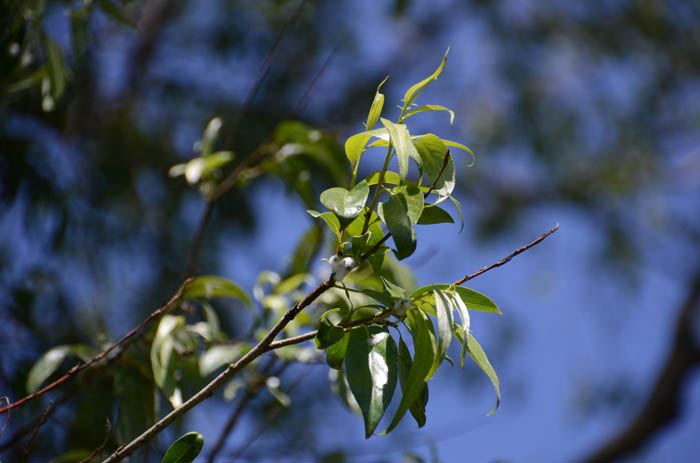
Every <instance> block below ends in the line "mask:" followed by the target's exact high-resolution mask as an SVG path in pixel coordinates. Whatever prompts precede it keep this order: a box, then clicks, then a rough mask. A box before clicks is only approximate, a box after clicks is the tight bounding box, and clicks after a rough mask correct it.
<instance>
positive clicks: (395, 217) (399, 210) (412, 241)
mask: <svg viewBox="0 0 700 463" xmlns="http://www.w3.org/2000/svg"><path fill="white" fill-rule="evenodd" d="M377 212H378V213H379V217H381V219H382V222H384V223H385V224H386V226H387V228H388V229H389V231H390V232H391V236H392V237H393V239H394V244H395V245H396V250H395V251H394V252H395V253H396V257H397V258H398V259H399V260H401V259H405V258H406V257H408V256H410V255H411V254H413V251H415V250H416V232H415V231H414V230H413V228H412V227H411V219H409V217H408V205H407V204H406V198H405V197H404V196H403V195H391V197H390V198H389V200H388V201H386V202H384V203H379V207H378V208H377Z"/></svg>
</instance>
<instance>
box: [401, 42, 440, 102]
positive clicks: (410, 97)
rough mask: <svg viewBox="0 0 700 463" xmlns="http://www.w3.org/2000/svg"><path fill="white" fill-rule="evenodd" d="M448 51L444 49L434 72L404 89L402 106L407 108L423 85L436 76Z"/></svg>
mask: <svg viewBox="0 0 700 463" xmlns="http://www.w3.org/2000/svg"><path fill="white" fill-rule="evenodd" d="M449 52H450V49H449V48H448V49H447V51H445V56H443V57H442V62H441V63H440V66H438V68H437V69H436V70H435V72H433V73H432V74H431V75H430V76H428V77H426V78H425V79H423V80H421V81H420V82H418V83H417V84H415V85H413V86H412V87H411V88H409V89H408V90H407V91H406V94H405V95H404V96H403V101H404V108H409V107H410V106H411V105H412V104H413V102H414V101H415V99H416V97H417V96H418V95H419V94H420V92H422V91H423V89H425V87H427V86H428V84H429V83H430V82H432V81H434V80H435V79H437V78H438V76H439V75H440V73H441V72H442V70H443V68H444V67H445V61H447V54H448V53H449Z"/></svg>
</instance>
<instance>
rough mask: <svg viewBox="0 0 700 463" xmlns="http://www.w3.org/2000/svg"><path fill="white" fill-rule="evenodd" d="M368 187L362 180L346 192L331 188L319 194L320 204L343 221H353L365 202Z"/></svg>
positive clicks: (338, 188) (342, 189)
mask: <svg viewBox="0 0 700 463" xmlns="http://www.w3.org/2000/svg"><path fill="white" fill-rule="evenodd" d="M367 196H369V185H367V182H365V181H364V180H363V181H361V182H360V183H358V184H357V185H355V188H353V189H352V190H350V191H348V190H346V189H345V188H340V187H333V188H329V189H327V190H326V191H324V192H323V193H321V204H323V205H324V206H326V207H327V208H328V209H329V210H331V211H333V212H335V214H336V215H337V216H338V217H340V218H343V219H354V218H355V217H357V216H358V215H360V212H362V209H363V208H364V207H365V202H367Z"/></svg>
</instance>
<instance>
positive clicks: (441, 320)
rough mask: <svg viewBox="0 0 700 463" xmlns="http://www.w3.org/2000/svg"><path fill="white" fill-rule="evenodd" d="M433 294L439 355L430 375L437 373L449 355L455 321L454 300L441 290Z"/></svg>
mask: <svg viewBox="0 0 700 463" xmlns="http://www.w3.org/2000/svg"><path fill="white" fill-rule="evenodd" d="M433 295H434V296H435V313H436V315H437V317H436V318H437V326H438V336H437V356H436V357H435V361H434V362H433V366H432V368H431V369H430V373H428V376H432V375H433V374H434V373H435V371H436V370H437V369H438V367H439V366H440V364H441V363H442V359H444V358H445V355H447V348H448V347H450V342H452V323H454V319H453V317H452V310H453V307H452V300H451V299H450V298H449V297H448V296H447V295H446V294H445V293H444V292H442V291H440V290H433Z"/></svg>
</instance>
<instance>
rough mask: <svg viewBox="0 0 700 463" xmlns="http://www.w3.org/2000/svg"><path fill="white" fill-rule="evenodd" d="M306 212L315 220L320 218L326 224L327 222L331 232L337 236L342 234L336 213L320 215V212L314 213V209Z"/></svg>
mask: <svg viewBox="0 0 700 463" xmlns="http://www.w3.org/2000/svg"><path fill="white" fill-rule="evenodd" d="M306 212H307V213H308V214H309V215H310V216H311V217H314V218H318V217H320V218H321V219H322V220H323V221H324V222H326V225H328V228H330V229H331V231H332V232H333V233H335V234H336V236H337V235H339V234H340V221H339V220H338V217H336V216H335V214H334V213H332V212H324V213H320V212H318V211H314V210H312V209H309V210H307V211H306Z"/></svg>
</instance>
